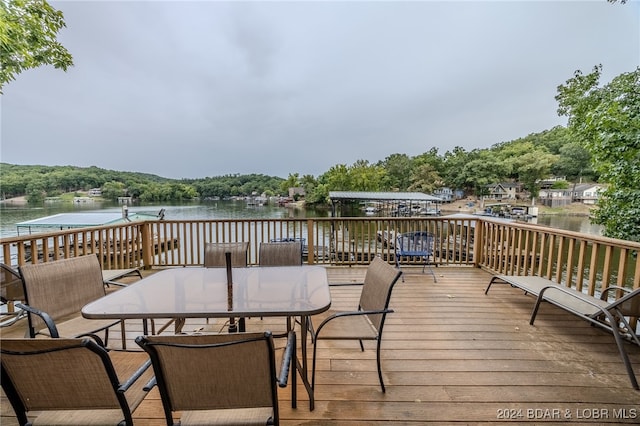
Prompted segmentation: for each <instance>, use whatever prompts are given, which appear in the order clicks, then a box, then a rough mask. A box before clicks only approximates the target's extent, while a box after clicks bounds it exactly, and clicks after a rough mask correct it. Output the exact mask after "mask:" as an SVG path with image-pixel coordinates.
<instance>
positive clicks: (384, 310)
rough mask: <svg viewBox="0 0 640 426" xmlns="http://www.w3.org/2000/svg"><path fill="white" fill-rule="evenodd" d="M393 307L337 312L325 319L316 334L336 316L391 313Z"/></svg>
mask: <svg viewBox="0 0 640 426" xmlns="http://www.w3.org/2000/svg"><path fill="white" fill-rule="evenodd" d="M393 312H394V310H393V309H381V310H376V311H348V312H336V313H335V314H333V315H330V316H328V317H327V318H325V319H324V321H322V322H321V323H320V325H319V326H318V328H317V329H316V336H317V335H318V334H319V333H320V330H321V329H322V328H323V327H324V326H325V324H326V323H328V322H329V321H332V320H334V319H336V318H340V317H353V316H358V315H380V314H391V313H393Z"/></svg>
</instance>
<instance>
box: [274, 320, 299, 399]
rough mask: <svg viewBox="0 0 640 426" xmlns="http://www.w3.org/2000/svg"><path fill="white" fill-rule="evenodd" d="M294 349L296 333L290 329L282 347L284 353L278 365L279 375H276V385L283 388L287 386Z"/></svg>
mask: <svg viewBox="0 0 640 426" xmlns="http://www.w3.org/2000/svg"><path fill="white" fill-rule="evenodd" d="M295 350H296V333H295V332H294V331H290V332H289V335H288V336H287V346H285V348H284V355H283V356H282V365H281V367H280V375H279V376H278V386H280V387H281V388H284V387H286V386H287V382H288V379H289V371H290V369H291V366H292V365H293V361H294V359H293V355H294V352H295Z"/></svg>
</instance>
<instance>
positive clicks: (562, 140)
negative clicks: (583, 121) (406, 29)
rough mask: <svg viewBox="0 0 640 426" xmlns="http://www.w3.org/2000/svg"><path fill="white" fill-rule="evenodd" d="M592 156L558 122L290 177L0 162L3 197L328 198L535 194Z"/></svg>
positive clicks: (572, 175)
mask: <svg viewBox="0 0 640 426" xmlns="http://www.w3.org/2000/svg"><path fill="white" fill-rule="evenodd" d="M590 159H591V158H590V155H589V153H588V152H587V151H586V150H585V149H584V148H582V147H581V146H580V144H578V143H577V142H575V141H572V140H571V138H570V136H569V133H568V132H567V130H566V129H565V128H564V127H556V128H553V129H551V130H548V131H544V132H541V133H536V134H531V135H529V136H526V137H523V138H520V139H516V140H513V141H510V142H504V143H499V144H496V145H494V146H492V147H491V148H488V149H474V150H472V151H467V150H465V149H464V148H462V147H456V148H455V149H453V150H452V151H447V152H445V153H444V154H440V153H439V152H438V149H437V148H431V149H429V150H428V151H426V152H424V153H423V154H420V155H417V156H414V157H410V156H408V155H406V154H399V153H395V154H391V155H389V156H388V157H387V158H385V159H383V160H380V161H378V162H376V163H370V162H368V161H366V160H357V161H356V162H354V163H353V164H352V165H346V164H337V165H335V166H332V167H331V168H330V169H329V170H328V171H327V172H325V173H324V174H322V175H321V176H319V177H315V176H311V175H305V176H302V177H300V176H299V174H298V173H296V172H295V171H292V172H291V173H290V174H289V176H288V177H287V178H286V179H284V178H281V177H274V176H266V175H262V174H249V175H239V174H238V175H226V176H218V177H203V178H202V179H180V180H176V179H168V178H163V177H160V176H156V175H150V174H144V173H137V172H124V171H114V170H105V169H101V168H98V167H74V166H31V165H30V166H24V165H12V164H6V163H1V164H0V174H1V176H2V183H1V184H0V185H1V194H2V197H3V198H10V197H15V196H27V197H28V199H29V201H30V202H32V203H33V202H40V201H42V200H43V199H44V198H45V197H51V196H57V195H59V194H61V193H67V192H73V191H86V190H89V189H91V188H101V189H102V194H103V197H104V198H107V199H116V198H117V197H120V196H131V197H134V198H135V199H139V200H141V201H181V200H189V199H193V198H210V197H229V196H245V195H251V194H255V193H257V194H263V193H266V194H267V195H287V190H288V188H289V187H294V186H302V187H304V188H305V190H306V193H307V202H310V203H323V202H325V201H326V197H327V195H328V193H329V191H331V190H339V191H345V190H351V191H394V190H396V191H419V192H425V193H431V192H432V191H433V190H434V189H436V188H438V187H442V186H447V187H451V188H457V189H463V190H464V191H465V192H466V193H467V194H475V195H482V192H483V190H484V188H485V186H486V185H488V184H491V183H496V182H500V181H518V182H521V183H522V184H523V186H524V187H525V188H526V189H527V190H528V191H529V192H530V193H531V194H532V195H533V196H535V195H537V190H538V189H539V188H538V187H537V182H538V181H539V180H540V179H545V178H547V177H549V176H552V175H553V176H562V177H565V178H566V179H567V180H569V181H573V180H577V179H583V180H595V179H597V176H596V175H595V174H594V172H593V171H592V170H591V168H590Z"/></svg>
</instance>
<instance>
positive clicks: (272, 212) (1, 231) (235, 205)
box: [0, 201, 329, 238]
mask: <svg viewBox="0 0 640 426" xmlns="http://www.w3.org/2000/svg"><path fill="white" fill-rule="evenodd" d="M160 209H165V218H166V219H176V220H182V219H254V218H267V219H282V218H296V217H301V218H305V217H327V216H329V213H328V212H326V211H315V210H307V209H295V208H286V207H278V206H262V207H254V206H251V207H248V206H247V204H246V202H244V201H211V202H203V203H192V204H181V205H167V204H157V205H156V204H146V205H143V206H130V207H129V212H130V213H134V212H143V213H151V214H157V213H158V212H159V211H160ZM121 211H122V206H119V205H114V204H107V203H88V204H77V205H76V204H72V203H55V204H48V205H45V206H39V207H30V206H7V205H0V238H3V237H10V236H15V235H18V232H17V228H16V224H17V223H20V222H24V221H27V220H32V219H38V218H41V217H46V216H51V215H54V214H58V213H88V212H96V213H97V212H115V213H119V212H121ZM22 232H24V231H21V233H22Z"/></svg>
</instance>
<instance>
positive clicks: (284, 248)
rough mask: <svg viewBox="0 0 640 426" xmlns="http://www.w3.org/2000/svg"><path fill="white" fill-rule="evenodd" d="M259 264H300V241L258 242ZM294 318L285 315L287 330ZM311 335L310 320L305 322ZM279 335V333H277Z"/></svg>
mask: <svg viewBox="0 0 640 426" xmlns="http://www.w3.org/2000/svg"><path fill="white" fill-rule="evenodd" d="M258 258H259V260H260V266H300V265H302V242H301V241H295V240H286V241H271V242H268V243H266V242H265V243H260V249H259V257H258ZM293 321H294V318H292V317H287V324H286V327H287V329H286V330H287V332H289V331H290V330H292V329H293V326H294V323H293ZM307 324H308V325H309V331H310V332H311V335H312V336H313V326H312V325H311V320H309V321H308V323H307ZM278 335H280V334H278Z"/></svg>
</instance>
